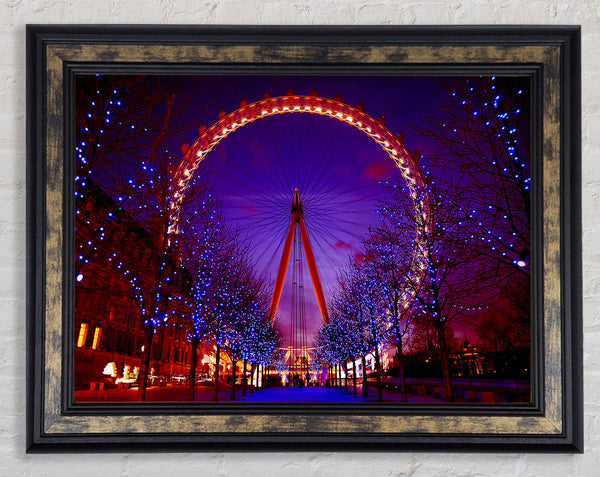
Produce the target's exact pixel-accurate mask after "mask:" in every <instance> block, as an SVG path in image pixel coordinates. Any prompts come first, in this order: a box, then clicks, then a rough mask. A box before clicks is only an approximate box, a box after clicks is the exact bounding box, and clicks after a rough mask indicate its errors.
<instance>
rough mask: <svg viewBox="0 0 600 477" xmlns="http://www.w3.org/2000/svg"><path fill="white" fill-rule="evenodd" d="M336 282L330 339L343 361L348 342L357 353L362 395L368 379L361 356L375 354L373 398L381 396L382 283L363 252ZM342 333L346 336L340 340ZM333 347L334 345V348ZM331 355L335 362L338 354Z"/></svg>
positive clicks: (384, 334)
mask: <svg viewBox="0 0 600 477" xmlns="http://www.w3.org/2000/svg"><path fill="white" fill-rule="evenodd" d="M338 281H339V284H338V285H339V286H338V289H337V290H336V292H335V294H334V299H333V305H332V310H335V311H334V312H333V313H334V316H337V317H339V318H338V319H337V320H336V322H338V323H336V325H339V328H338V329H335V328H333V329H332V331H331V335H332V337H331V338H329V337H328V336H326V338H329V340H330V341H332V342H333V343H339V344H338V345H337V346H338V347H340V348H341V349H342V351H340V352H339V354H341V356H342V359H343V360H344V361H346V360H347V358H349V356H348V351H349V350H348V349H347V348H346V346H348V345H349V344H350V343H352V344H351V345H350V346H351V348H350V351H352V354H354V353H357V354H354V356H357V355H358V356H361V359H362V365H363V384H362V388H363V396H366V395H367V394H368V381H367V373H366V359H365V356H366V355H367V354H368V353H369V352H370V351H372V352H373V354H374V356H375V364H376V376H377V398H378V400H379V401H381V400H382V399H383V391H382V382H381V359H380V356H379V347H380V346H381V345H382V344H383V343H384V342H385V336H386V333H387V329H388V327H389V324H388V322H387V318H386V313H385V302H384V301H383V299H382V291H381V290H382V285H381V283H380V282H379V281H378V277H377V273H376V271H375V268H374V266H373V264H372V263H371V262H370V261H369V258H368V257H367V256H364V255H363V256H361V257H360V259H359V260H357V259H354V260H353V261H352V262H351V263H350V265H349V266H348V268H347V269H346V270H344V271H343V273H342V275H341V277H340V278H339V280H338ZM342 336H345V337H346V338H347V340H344V339H343V338H342ZM334 349H336V348H334ZM333 358H334V359H335V360H336V361H337V362H339V361H341V360H340V357H339V355H334V356H333Z"/></svg>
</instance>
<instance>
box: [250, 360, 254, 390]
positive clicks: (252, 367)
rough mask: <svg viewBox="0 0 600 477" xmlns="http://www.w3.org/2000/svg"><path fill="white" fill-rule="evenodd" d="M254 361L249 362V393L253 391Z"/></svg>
mask: <svg viewBox="0 0 600 477" xmlns="http://www.w3.org/2000/svg"><path fill="white" fill-rule="evenodd" d="M254 367H255V364H254V363H250V394H252V393H253V392H254Z"/></svg>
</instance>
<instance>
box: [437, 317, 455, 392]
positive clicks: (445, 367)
mask: <svg viewBox="0 0 600 477" xmlns="http://www.w3.org/2000/svg"><path fill="white" fill-rule="evenodd" d="M435 328H436V330H437V334H438V341H439V343H440V359H441V360H442V374H443V376H444V400H445V401H446V402H454V395H453V394H452V381H451V380H450V363H449V362H448V349H447V348H446V333H444V325H443V324H436V325H435Z"/></svg>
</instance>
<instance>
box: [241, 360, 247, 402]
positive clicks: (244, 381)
mask: <svg viewBox="0 0 600 477" xmlns="http://www.w3.org/2000/svg"><path fill="white" fill-rule="evenodd" d="M247 365H248V360H247V359H245V358H244V371H243V372H244V374H243V375H242V384H243V387H242V396H245V395H246V386H247V384H248V379H247V378H246V366H247Z"/></svg>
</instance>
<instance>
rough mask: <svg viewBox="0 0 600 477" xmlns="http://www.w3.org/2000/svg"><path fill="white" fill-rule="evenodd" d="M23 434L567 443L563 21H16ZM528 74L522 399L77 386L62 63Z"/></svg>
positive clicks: (574, 151) (208, 443) (558, 446)
mask: <svg viewBox="0 0 600 477" xmlns="http://www.w3.org/2000/svg"><path fill="white" fill-rule="evenodd" d="M27 55H28V56H27V199H28V203H27V219H28V228H27V253H28V257H27V272H28V274H27V291H28V299H27V304H28V310H27V338H28V339H27V386H28V387H27V426H28V428H27V452H52V451H55V452H65V451H76V450H77V451H87V452H93V451H122V450H123V449H128V450H139V451H148V450H158V449H160V450H171V451H183V450H186V451H190V450H192V451H196V450H211V449H223V450H259V449H260V450H308V449H336V450H361V449H369V450H416V449H418V450H432V451H481V450H487V451H490V450H493V451H519V452H522V451H546V452H547V451H551V452H582V451H583V448H582V446H583V430H582V429H583V410H582V408H583V397H582V396H583V386H582V342H583V340H582V320H581V218H580V216H581V206H580V180H581V178H580V173H581V165H580V162H581V157H580V156H581V140H580V116H581V105H580V61H581V60H580V29H579V27H576V26H533V27H532V26H493V27H492V26H488V27H484V26H468V27H467V26H463V27H458V26H457V27H450V26H446V27H437V26H435V27H434V26H431V27H399V26H398V27H388V26H385V27H379V26H378V27H358V26H346V27H324V26H320V27H283V26H268V27H267V26H260V27H259V26H255V27H249V26H245V27H233V26H139V25H138V26H130V25H119V26H75V25H55V26H43V25H29V26H28V27H27ZM82 72H85V73H87V74H90V73H94V72H97V73H102V74H118V75H127V74H138V75H139V74H166V73H169V74H180V75H183V74H197V73H199V72H202V73H203V74H207V73H210V74H217V73H218V74H242V73H243V74H245V75H261V74H275V73H274V72H277V74H282V73H285V74H296V75H308V74H311V75H324V74H334V73H335V74H338V75H375V74H380V75H413V76H415V75H422V76H427V75H429V76H452V75H453V76H478V75H495V74H497V75H515V76H516V75H519V76H526V77H529V78H530V79H531V128H530V129H531V164H532V166H531V169H532V189H531V190H532V201H531V203H532V205H531V211H530V212H531V230H532V235H531V281H532V285H531V317H532V318H531V330H532V333H531V356H530V359H531V390H532V391H531V402H530V403H525V404H522V403H517V404H515V403H507V404H502V405H498V404H486V403H473V404H469V403H465V404H460V405H459V404H452V405H451V404H448V403H439V404H427V405H420V404H415V403H394V404H389V403H383V404H382V403H372V404H371V405H369V406H367V407H365V406H362V407H360V406H349V407H343V406H342V407H340V406H338V405H336V404H328V403H317V404H310V405H300V404H297V403H277V404H272V403H259V404H255V405H252V406H248V405H246V406H242V405H237V403H210V402H209V403H170V402H158V403H157V402H143V403H125V402H122V403H111V404H110V405H107V404H104V403H84V402H76V400H75V391H74V389H75V388H74V371H73V370H74V355H75V349H74V345H73V343H75V341H76V336H75V333H76V332H75V326H74V320H75V317H74V308H75V304H74V300H75V296H74V295H75V280H76V275H75V274H74V273H73V271H74V253H73V251H74V246H75V245H74V241H75V239H74V232H73V230H74V226H73V224H74V220H75V219H74V210H75V209H74V207H75V205H74V204H75V201H74V194H73V192H74V185H73V180H72V178H73V176H74V174H73V172H74V167H75V166H74V154H75V152H74V147H73V143H74V137H75V133H74V128H75V125H74V118H73V116H74V103H75V96H74V88H75V86H74V85H75V76H76V75H77V74H81V73H82Z"/></svg>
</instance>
